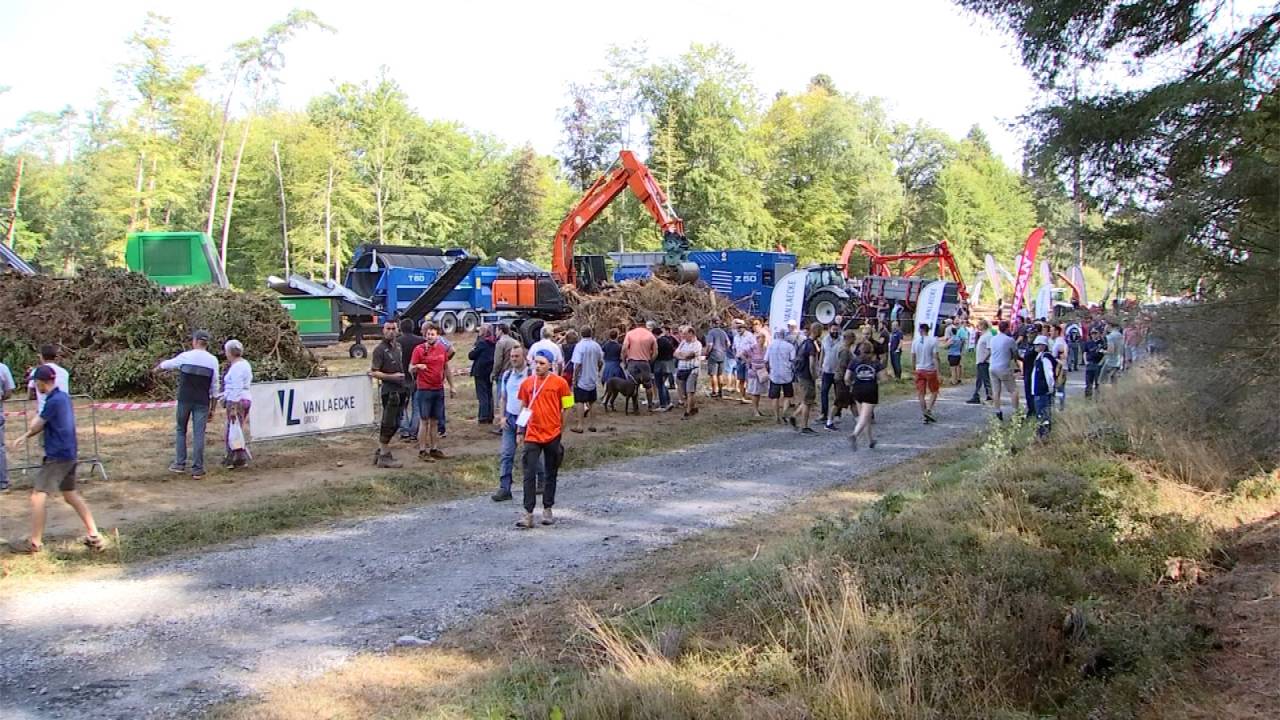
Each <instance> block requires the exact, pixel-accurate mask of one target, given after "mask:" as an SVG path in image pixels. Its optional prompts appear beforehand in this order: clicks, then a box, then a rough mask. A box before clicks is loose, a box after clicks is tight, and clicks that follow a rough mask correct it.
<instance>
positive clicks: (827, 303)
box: [804, 290, 845, 325]
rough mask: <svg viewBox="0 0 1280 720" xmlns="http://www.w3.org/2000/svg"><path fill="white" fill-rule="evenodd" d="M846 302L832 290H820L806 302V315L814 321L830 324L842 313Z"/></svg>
mask: <svg viewBox="0 0 1280 720" xmlns="http://www.w3.org/2000/svg"><path fill="white" fill-rule="evenodd" d="M844 305H845V302H844V300H841V299H840V296H839V295H836V294H835V293H833V292H831V291H830V290H819V291H818V292H816V293H814V294H813V295H812V296H811V297H810V298H809V300H808V301H807V302H805V304H804V309H805V312H804V315H805V317H806V318H808V319H810V320H811V321H813V322H818V323H822V324H823V325H830V324H831V323H833V322H835V320H836V317H837V316H838V315H840V314H841V310H842V309H843V308H844Z"/></svg>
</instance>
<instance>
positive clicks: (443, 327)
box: [440, 312, 458, 335]
mask: <svg viewBox="0 0 1280 720" xmlns="http://www.w3.org/2000/svg"><path fill="white" fill-rule="evenodd" d="M456 332H458V316H457V315H454V314H453V313H451V312H447V313H444V314H442V315H441V316H440V334H442V335H452V334H454V333H456Z"/></svg>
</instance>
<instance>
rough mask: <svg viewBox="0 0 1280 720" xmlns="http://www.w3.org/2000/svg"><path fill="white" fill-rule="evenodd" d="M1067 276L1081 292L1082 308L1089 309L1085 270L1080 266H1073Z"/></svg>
mask: <svg viewBox="0 0 1280 720" xmlns="http://www.w3.org/2000/svg"><path fill="white" fill-rule="evenodd" d="M1067 276H1068V277H1070V278H1071V282H1073V283H1075V286H1076V290H1078V291H1079V292H1080V307H1089V292H1088V290H1087V289H1086V288H1085V286H1084V270H1083V269H1082V268H1081V267H1080V266H1079V265H1072V266H1071V269H1070V270H1068V271H1067Z"/></svg>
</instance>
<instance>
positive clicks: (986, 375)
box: [965, 320, 991, 405]
mask: <svg viewBox="0 0 1280 720" xmlns="http://www.w3.org/2000/svg"><path fill="white" fill-rule="evenodd" d="M990 329H991V323H989V322H987V321H986V320H979V321H978V333H977V334H978V341H977V343H976V344H975V345H974V355H973V359H974V375H976V376H977V379H976V380H974V383H973V397H971V398H969V399H968V400H966V401H965V402H967V403H968V404H970V405H978V404H979V403H981V402H982V391H983V390H986V392H987V396H986V397H987V402H991V333H990V332H989V330H990Z"/></svg>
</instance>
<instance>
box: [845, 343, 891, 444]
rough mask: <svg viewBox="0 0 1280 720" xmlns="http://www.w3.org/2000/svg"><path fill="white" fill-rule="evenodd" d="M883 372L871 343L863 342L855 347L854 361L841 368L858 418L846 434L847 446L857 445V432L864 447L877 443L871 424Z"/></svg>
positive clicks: (873, 418)
mask: <svg viewBox="0 0 1280 720" xmlns="http://www.w3.org/2000/svg"><path fill="white" fill-rule="evenodd" d="M883 373H884V364H883V363H881V362H880V361H879V360H878V359H876V356H875V348H874V346H871V345H869V344H868V343H863V344H862V345H860V346H859V347H858V351H857V354H856V356H855V358H854V361H853V362H852V363H850V364H849V366H848V367H847V368H846V369H845V372H844V381H845V384H846V385H848V386H849V395H850V397H852V399H853V402H854V404H855V405H856V406H857V408H858V421H857V423H855V424H854V426H853V433H852V434H850V435H849V447H850V448H852V449H853V450H855V451H856V450H857V449H858V436H859V435H866V440H867V447H869V448H874V447H875V446H876V439H875V436H874V435H873V434H872V433H871V428H872V426H873V425H875V417H876V416H875V410H876V405H878V404H879V403H880V379H881V375H883Z"/></svg>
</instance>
